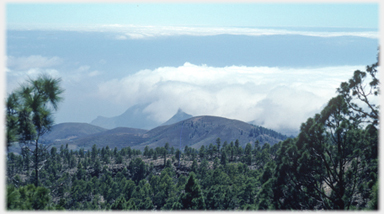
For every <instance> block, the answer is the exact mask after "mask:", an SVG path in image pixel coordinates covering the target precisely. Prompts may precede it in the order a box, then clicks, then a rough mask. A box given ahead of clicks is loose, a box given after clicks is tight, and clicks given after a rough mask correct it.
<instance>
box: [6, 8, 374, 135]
mask: <svg viewBox="0 0 384 214" xmlns="http://www.w3.org/2000/svg"><path fill="white" fill-rule="evenodd" d="M5 9H6V25H7V27H8V28H7V31H6V61H7V63H6V72H5V73H6V92H7V93H10V92H11V91H13V90H14V89H16V88H17V87H18V86H19V85H20V83H22V82H23V81H25V80H26V79H27V78H28V77H30V78H34V77H36V76H37V75H38V74H39V73H48V74H50V75H52V76H53V77H60V78H62V80H63V82H62V84H63V87H64V88H65V94H64V101H63V103H62V104H61V105H60V107H59V110H58V112H57V113H56V114H55V118H56V120H55V122H56V123H62V122H87V123H89V122H91V121H92V120H93V119H95V118H96V117H97V116H105V117H113V116H117V115H120V114H122V113H123V112H124V111H126V110H127V109H128V108H130V107H132V106H135V105H144V106H147V107H146V108H145V109H144V110H143V111H145V113H146V114H147V115H149V116H148V117H150V118H151V119H152V120H154V121H156V122H157V123H163V122H165V121H166V120H168V119H169V118H171V117H172V116H173V115H174V114H175V113H176V112H177V110H178V109H179V108H181V109H182V110H183V111H185V112H186V113H188V114H191V115H194V116H198V115H213V116H222V117H227V118H231V119H239V120H242V121H246V122H249V121H254V123H255V124H257V125H261V126H264V127H267V128H271V129H274V130H277V131H281V132H282V133H284V134H292V133H297V131H298V129H299V127H300V124H301V123H302V122H304V121H305V120H306V119H307V118H308V117H311V116H313V115H314V114H315V113H317V112H319V111H320V110H321V108H322V107H323V106H324V105H325V103H326V102H327V101H328V100H329V99H330V98H331V97H333V96H335V91H336V88H337V87H338V86H339V85H340V83H341V82H342V81H347V80H348V79H349V78H350V77H351V76H352V74H353V71H354V70H356V69H364V68H365V66H366V65H369V64H372V63H375V61H376V56H377V48H378V44H379V41H378V38H379V37H378V22H379V17H378V9H379V5H378V4H375V3H370V4H357V3H348V4H341V3H338V4H323V3H321V4H303V3H300V4H233V3H232V4H58V3H54V4H23V3H17V4H16V3H12V4H11V3H8V4H7V5H6V8H5Z"/></svg>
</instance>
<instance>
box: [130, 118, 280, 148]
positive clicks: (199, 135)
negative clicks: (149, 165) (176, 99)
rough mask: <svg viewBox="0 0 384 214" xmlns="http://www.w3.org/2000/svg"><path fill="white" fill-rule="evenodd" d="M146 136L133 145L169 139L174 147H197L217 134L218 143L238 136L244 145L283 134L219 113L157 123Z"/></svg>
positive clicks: (270, 140)
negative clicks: (158, 125)
mask: <svg viewBox="0 0 384 214" xmlns="http://www.w3.org/2000/svg"><path fill="white" fill-rule="evenodd" d="M146 134H147V135H148V136H147V140H145V142H143V143H141V144H139V145H137V146H135V147H134V148H137V149H143V148H144V147H145V146H146V145H148V146H149V147H152V148H154V147H158V146H164V145H165V143H167V142H168V143H169V145H170V146H173V147H175V148H179V147H181V149H184V147H185V146H186V145H187V146H189V147H193V148H196V149H198V148H200V147H201V146H202V145H204V146H209V144H210V143H212V144H214V145H215V142H216V139H217V138H220V139H221V141H222V143H223V142H224V141H227V142H228V143H230V142H231V141H233V142H235V141H236V139H238V140H239V142H240V146H242V147H245V145H246V144H247V143H249V142H251V143H254V142H255V141H256V140H259V141H260V142H261V144H264V143H269V144H271V145H273V144H275V143H278V142H279V141H281V140H284V139H286V138H287V137H286V136H285V135H282V134H279V133H277V132H274V131H272V130H269V129H265V128H263V127H258V126H254V125H250V124H248V123H245V122H243V121H239V120H231V119H227V118H223V117H213V116H199V117H193V118H190V119H187V120H184V121H180V122H178V123H176V124H173V125H168V126H160V127H157V128H155V129H152V130H150V131H148V132H147V133H146Z"/></svg>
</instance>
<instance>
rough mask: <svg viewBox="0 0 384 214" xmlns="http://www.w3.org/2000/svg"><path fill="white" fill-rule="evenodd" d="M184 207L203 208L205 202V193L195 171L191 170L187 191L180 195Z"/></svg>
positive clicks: (186, 186)
mask: <svg viewBox="0 0 384 214" xmlns="http://www.w3.org/2000/svg"><path fill="white" fill-rule="evenodd" d="M180 201H181V205H182V208H183V209H185V210H203V209H205V202H204V197H203V193H202V191H201V189H200V186H199V184H198V183H197V181H196V175H195V173H193V172H191V173H190V175H189V178H188V182H187V184H186V185H185V192H184V193H183V194H182V195H181V196H180Z"/></svg>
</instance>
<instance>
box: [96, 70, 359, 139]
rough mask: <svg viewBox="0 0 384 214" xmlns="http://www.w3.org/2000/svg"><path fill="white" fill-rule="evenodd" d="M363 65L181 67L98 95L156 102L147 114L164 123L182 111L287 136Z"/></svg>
mask: <svg viewBox="0 0 384 214" xmlns="http://www.w3.org/2000/svg"><path fill="white" fill-rule="evenodd" d="M356 69H364V66H359V67H356V66H339V67H325V68H311V69H288V68H287V69H284V68H271V67H244V66H229V67H222V68H217V67H209V66H206V65H201V66H199V65H193V64H190V63H185V64H184V65H182V66H179V67H160V68H157V69H155V70H142V71H139V72H137V73H135V74H133V75H129V76H127V77H125V78H123V79H113V80H110V81H106V82H103V83H101V84H99V87H98V88H99V91H98V93H99V96H100V98H102V99H105V100H107V101H109V102H112V103H113V104H114V105H122V106H126V107H127V108H128V107H130V106H132V105H135V104H143V103H151V104H150V105H149V106H148V107H147V108H146V109H145V111H147V112H149V113H151V115H153V118H154V119H156V120H158V121H159V122H164V121H166V120H167V119H169V118H170V117H171V116H172V115H173V114H174V113H175V112H176V111H177V109H178V108H181V109H183V110H184V111H185V112H187V113H189V114H192V115H195V116H197V115H216V116H223V117H228V118H232V119H239V120H243V121H255V122H257V123H258V124H259V125H262V126H265V127H267V128H271V129H276V130H285V131H286V133H287V132H290V131H292V132H294V131H297V130H298V129H299V127H300V124H301V123H302V122H305V120H306V119H307V118H308V117H311V116H313V115H314V113H316V112H319V111H320V110H321V108H322V107H323V105H324V104H325V103H326V102H327V101H328V100H329V99H330V98H331V97H333V96H335V91H336V88H337V87H338V86H339V85H340V83H341V82H342V81H347V80H348V79H349V78H350V77H351V76H352V73H353V71H354V70H356Z"/></svg>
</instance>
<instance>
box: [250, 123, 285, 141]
mask: <svg viewBox="0 0 384 214" xmlns="http://www.w3.org/2000/svg"><path fill="white" fill-rule="evenodd" d="M253 126H254V128H253V129H251V131H250V132H249V136H250V137H253V136H255V137H256V136H259V135H263V134H265V135H269V136H271V137H274V138H277V139H283V140H285V139H287V138H288V137H287V136H286V135H283V134H281V133H279V132H276V131H274V130H272V129H267V128H264V127H262V126H256V125H253Z"/></svg>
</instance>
